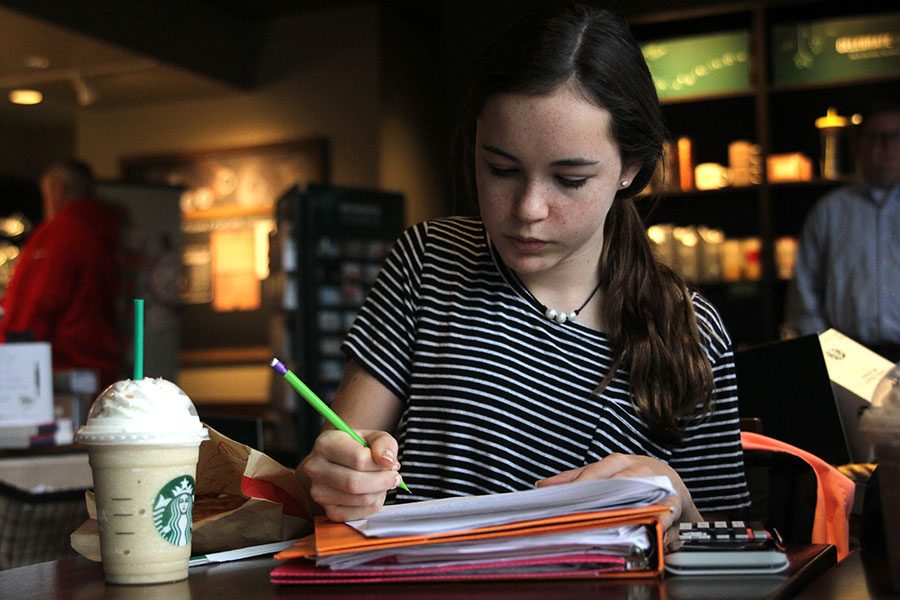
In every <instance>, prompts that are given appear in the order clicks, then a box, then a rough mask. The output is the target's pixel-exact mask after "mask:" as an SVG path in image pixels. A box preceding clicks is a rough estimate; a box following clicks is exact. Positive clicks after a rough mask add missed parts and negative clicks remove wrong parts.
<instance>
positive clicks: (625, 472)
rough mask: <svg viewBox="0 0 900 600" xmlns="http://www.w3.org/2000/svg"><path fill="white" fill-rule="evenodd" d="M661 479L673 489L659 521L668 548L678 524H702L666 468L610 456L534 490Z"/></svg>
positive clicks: (683, 488)
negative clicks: (624, 479) (605, 481)
mask: <svg viewBox="0 0 900 600" xmlns="http://www.w3.org/2000/svg"><path fill="white" fill-rule="evenodd" d="M652 475H665V476H666V477H668V478H669V481H671V482H672V487H674V488H675V492H676V493H675V495H674V496H672V497H671V498H667V499H666V500H664V501H663V502H661V504H662V505H664V506H668V507H669V510H670V512H669V514H664V515H662V516H661V517H660V519H661V521H662V524H663V529H664V531H665V544H666V547H670V546H671V545H672V544H673V543H674V542H676V541H677V540H678V524H679V523H681V522H691V521H702V520H703V518H702V517H701V516H700V513H699V511H698V510H697V507H696V506H695V505H694V500H693V499H692V498H691V493H690V492H689V491H688V489H687V487H686V486H685V485H684V482H683V481H681V477H679V475H678V473H676V472H675V470H674V469H672V467H670V466H669V465H667V464H665V463H663V462H661V461H659V460H656V459H655V458H650V457H649V456H638V455H634V454H610V455H609V456H607V457H606V458H604V459H602V460H600V461H597V462H595V463H591V464H589V465H586V466H584V467H578V468H577V469H570V470H568V471H563V472H562V473H558V474H556V475H554V476H552V477H548V478H546V479H542V480H541V481H538V482H537V486H538V487H544V486H548V485H559V484H563V483H572V482H574V481H587V480H589V479H608V478H613V477H648V476H652Z"/></svg>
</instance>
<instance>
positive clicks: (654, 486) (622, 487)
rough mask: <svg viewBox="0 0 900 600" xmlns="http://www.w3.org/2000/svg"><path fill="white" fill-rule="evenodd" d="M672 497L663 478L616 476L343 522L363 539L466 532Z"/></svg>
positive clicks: (394, 509)
mask: <svg viewBox="0 0 900 600" xmlns="http://www.w3.org/2000/svg"><path fill="white" fill-rule="evenodd" d="M674 495H675V490H674V488H673V487H672V482H671V481H669V478H668V477H662V476H657V477H621V478H616V479H595V480H591V481H581V482H576V483H569V484H566V485H553V486H548V487H542V488H535V489H533V490H526V491H524V492H508V493H505V494H488V495H485V496H459V497H455V498H442V499H440V500H427V501H425V502H415V503H411V504H395V505H393V506H385V507H384V508H382V509H381V510H380V511H379V512H377V513H375V514H373V515H371V516H369V517H368V518H366V519H360V520H358V521H349V522H348V523H347V524H348V525H350V526H351V527H353V528H354V529H356V530H357V531H359V532H360V533H362V534H363V535H366V536H367V537H387V536H398V535H418V534H426V533H430V534H434V533H444V532H447V531H467V530H470V529H476V528H479V527H489V526H492V525H503V524H505V523H515V522H517V521H530V520H533V519H546V518H550V517H557V516H560V515H566V514H577V513H584V512H592V511H598V510H609V509H615V508H624V507H635V506H649V505H651V504H658V503H659V502H661V501H662V500H665V499H666V498H668V497H670V496H674Z"/></svg>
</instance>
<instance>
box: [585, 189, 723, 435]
mask: <svg viewBox="0 0 900 600" xmlns="http://www.w3.org/2000/svg"><path fill="white" fill-rule="evenodd" d="M600 279H601V282H600V289H601V290H602V291H603V303H602V308H601V312H602V318H603V323H604V324H605V325H606V328H607V332H608V335H609V337H610V341H611V343H612V345H613V348H615V350H616V351H617V353H618V356H617V358H616V360H615V363H614V364H613V366H612V367H611V369H610V372H609V374H607V376H606V377H605V378H604V380H603V381H602V382H601V383H600V386H599V388H598V392H599V391H602V390H603V389H605V388H606V386H607V385H609V383H610V381H612V377H613V374H614V373H615V372H616V370H617V369H618V368H619V367H620V366H622V367H624V368H626V369H627V370H628V373H629V380H630V387H631V397H632V403H633V404H634V406H635V408H636V409H637V410H638V412H639V413H640V414H641V416H642V417H643V418H644V420H645V421H646V423H647V425H648V427H649V429H650V433H651V434H652V435H653V436H654V437H655V438H656V439H659V440H660V441H661V442H663V443H673V442H676V441H677V440H678V439H680V438H681V436H682V434H683V422H684V419H685V418H686V417H688V416H689V415H691V414H692V413H693V412H694V411H695V410H696V409H697V408H698V407H704V408H707V409H708V408H710V406H711V404H712V390H713V377H712V367H711V365H710V363H709V360H708V358H707V357H706V354H705V353H704V350H703V345H702V344H701V341H700V334H699V331H698V325H697V319H696V317H695V315H694V310H693V304H692V302H691V297H690V292H689V291H688V289H687V286H686V285H685V283H684V281H682V280H681V278H680V277H678V276H677V275H676V274H675V273H673V272H672V270H671V269H669V268H668V267H666V266H665V265H663V264H661V263H659V262H658V261H657V260H656V258H655V257H654V256H653V250H652V248H651V247H650V242H649V240H648V239H647V235H646V233H645V231H644V225H643V223H642V221H641V217H640V215H639V214H638V211H637V208H636V207H635V205H634V201H633V200H632V199H631V198H617V199H616V201H615V202H614V203H613V206H612V208H611V209H610V211H609V214H608V215H607V217H606V225H605V226H604V241H603V252H602V255H601V268H600Z"/></svg>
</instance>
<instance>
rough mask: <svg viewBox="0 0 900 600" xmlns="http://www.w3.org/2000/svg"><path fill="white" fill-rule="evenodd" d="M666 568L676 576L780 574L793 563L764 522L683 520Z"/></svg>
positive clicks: (667, 556) (778, 538)
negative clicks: (685, 521)
mask: <svg viewBox="0 0 900 600" xmlns="http://www.w3.org/2000/svg"><path fill="white" fill-rule="evenodd" d="M678 540H679V541H678V543H676V544H675V551H674V552H669V553H667V554H666V557H665V563H666V571H668V572H669V573H672V574H676V575H724V574H734V575H750V574H761V573H780V572H782V571H784V570H786V569H787V568H788V566H789V562H788V559H787V555H786V554H785V553H784V548H783V546H782V544H781V538H780V536H779V535H778V532H777V531H775V530H772V529H768V528H766V527H764V526H763V525H762V524H760V523H746V522H744V521H700V522H694V523H681V524H680V525H679V527H678Z"/></svg>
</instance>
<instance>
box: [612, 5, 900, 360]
mask: <svg viewBox="0 0 900 600" xmlns="http://www.w3.org/2000/svg"><path fill="white" fill-rule="evenodd" d="M897 12H898V8H897V6H896V4H894V3H889V2H866V3H835V2H778V1H776V0H770V1H758V2H745V3H732V4H717V5H712V6H702V7H695V8H685V9H678V10H666V11H657V12H653V13H647V14H640V15H634V16H632V17H630V18H629V22H630V24H631V27H632V31H633V32H634V34H635V36H636V37H637V38H638V40H639V41H640V42H641V43H645V42H651V41H661V40H669V39H675V38H682V37H687V36H692V35H702V34H711V33H717V32H731V31H746V32H748V33H749V40H750V48H749V57H748V58H749V60H748V67H749V75H750V89H749V90H738V91H736V92H733V93H722V94H715V95H706V96H693V97H686V98H680V99H677V100H663V102H662V103H663V113H664V115H665V118H666V123H667V126H668V128H669V132H670V134H671V136H672V138H673V140H674V139H677V138H678V137H681V136H688V137H690V138H691V139H692V142H693V154H694V164H695V165H696V164H699V163H701V162H716V163H719V164H724V165H727V164H728V156H727V151H728V144H729V143H730V142H731V141H734V140H739V139H745V140H750V141H752V142H753V143H755V144H757V145H758V146H759V147H760V151H761V154H762V158H763V178H762V181H761V182H760V183H759V184H758V185H752V186H745V187H730V188H723V189H720V190H709V191H688V192H666V193H663V194H662V195H661V196H660V197H659V198H658V199H657V202H656V203H655V207H654V209H653V210H652V211H645V217H646V219H647V223H648V225H650V224H654V223H673V224H675V225H706V226H710V227H716V228H718V229H722V230H723V231H724V232H725V234H726V236H728V237H747V236H757V237H759V238H760V239H761V241H762V247H761V264H762V277H761V279H759V280H757V281H740V282H729V283H724V282H723V283H716V284H700V285H698V286H697V287H698V288H699V289H700V290H701V291H702V292H703V293H704V294H705V295H707V297H709V298H710V299H711V300H712V301H713V302H714V303H715V304H716V305H717V307H718V308H719V310H720V311H721V312H722V315H723V318H724V319H725V321H726V324H727V325H728V327H729V329H730V331H731V333H732V337H733V338H734V340H735V343H736V344H737V345H738V346H741V345H752V344H756V343H761V342H765V341H770V340H774V339H777V338H778V331H779V327H780V324H781V322H782V321H783V316H784V296H785V292H786V289H787V282H786V281H784V280H780V279H779V278H778V276H777V271H776V267H775V241H776V240H777V239H778V238H779V237H781V236H799V234H800V231H801V228H802V225H803V221H804V218H805V216H806V214H807V212H808V211H809V209H810V208H811V207H812V206H813V204H815V202H816V201H817V200H818V199H819V198H820V197H821V196H822V195H824V194H825V193H826V192H828V191H829V190H831V189H834V188H836V187H838V186H840V185H843V184H846V183H848V182H849V181H851V180H852V175H851V174H852V173H853V170H854V166H853V161H852V152H851V148H852V134H853V132H852V131H851V130H850V128H848V131H847V132H846V135H845V136H844V139H843V142H842V146H841V155H842V161H841V165H842V173H843V174H845V175H844V177H843V178H842V179H841V180H837V181H835V180H826V179H821V178H820V177H819V168H818V164H817V163H818V158H819V153H820V133H819V131H818V130H817V129H816V128H815V125H814V121H815V119H816V118H817V117H820V116H822V115H824V114H825V112H826V110H827V108H828V107H830V106H834V107H837V108H838V112H839V113H840V114H841V115H845V116H849V115H851V114H853V113H855V112H858V111H859V110H860V109H861V108H862V107H863V105H864V103H865V102H866V101H867V100H868V99H870V98H872V97H875V96H877V95H888V96H890V95H893V96H895V97H896V95H897V90H898V89H900V86H898V84H900V70H898V72H897V73H894V74H893V75H887V76H882V77H863V78H860V79H853V80H847V81H840V82H834V83H815V84H802V85H777V84H774V83H773V81H772V79H773V77H772V73H773V65H772V53H771V44H772V43H773V42H772V39H771V36H772V30H773V28H774V27H778V26H782V25H791V24H800V23H806V22H810V21H817V20H822V19H834V18H853V17H867V16H874V15H881V14H883V15H887V14H896V13H897ZM787 152H802V153H803V154H805V155H806V156H808V157H810V158H811V159H812V160H813V162H814V173H815V177H814V179H813V180H811V181H804V182H797V183H772V182H768V181H767V180H766V171H765V157H767V156H769V155H771V154H780V153H787Z"/></svg>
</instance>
